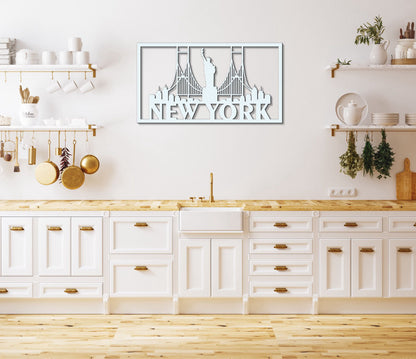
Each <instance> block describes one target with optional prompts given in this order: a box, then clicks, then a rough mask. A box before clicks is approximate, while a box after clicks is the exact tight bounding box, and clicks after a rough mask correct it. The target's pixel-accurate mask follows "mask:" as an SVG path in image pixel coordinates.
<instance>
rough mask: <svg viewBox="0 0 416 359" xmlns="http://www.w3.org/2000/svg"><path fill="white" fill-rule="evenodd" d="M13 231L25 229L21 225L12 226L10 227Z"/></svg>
mask: <svg viewBox="0 0 416 359" xmlns="http://www.w3.org/2000/svg"><path fill="white" fill-rule="evenodd" d="M9 229H10V230H11V231H24V230H25V229H24V228H23V227H21V226H11V227H9Z"/></svg>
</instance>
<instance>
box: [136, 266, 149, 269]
mask: <svg viewBox="0 0 416 359" xmlns="http://www.w3.org/2000/svg"><path fill="white" fill-rule="evenodd" d="M134 270H149V268H147V267H146V266H135V267H134Z"/></svg>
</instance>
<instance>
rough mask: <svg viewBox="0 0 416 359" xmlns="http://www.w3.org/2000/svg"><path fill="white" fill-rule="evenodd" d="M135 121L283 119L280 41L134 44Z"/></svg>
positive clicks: (252, 121)
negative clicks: (135, 58)
mask: <svg viewBox="0 0 416 359" xmlns="http://www.w3.org/2000/svg"><path fill="white" fill-rule="evenodd" d="M137 122H138V123H158V124H159V123H212V124H221V123H227V124H229V123H256V124H259V123H269V124H270V123H279V124H281V123H283V45H282V44H281V43H248V44H241V43H219V44H217V43H216V44H213V43H163V44H161V43H158V44H138V45H137Z"/></svg>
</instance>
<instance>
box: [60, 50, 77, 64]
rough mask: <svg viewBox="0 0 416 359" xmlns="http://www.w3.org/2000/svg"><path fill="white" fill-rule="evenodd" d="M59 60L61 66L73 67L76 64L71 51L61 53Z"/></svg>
mask: <svg viewBox="0 0 416 359" xmlns="http://www.w3.org/2000/svg"><path fill="white" fill-rule="evenodd" d="M58 60H59V64H60V65H72V64H73V62H74V60H73V55H72V52H71V51H60V52H59V56H58Z"/></svg>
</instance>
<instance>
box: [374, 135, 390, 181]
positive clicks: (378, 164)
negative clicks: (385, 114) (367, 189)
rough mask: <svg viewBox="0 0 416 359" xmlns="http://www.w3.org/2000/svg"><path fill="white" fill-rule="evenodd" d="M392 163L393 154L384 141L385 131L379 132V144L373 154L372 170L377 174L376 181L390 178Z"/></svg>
mask: <svg viewBox="0 0 416 359" xmlns="http://www.w3.org/2000/svg"><path fill="white" fill-rule="evenodd" d="M393 162H394V152H393V150H392V148H391V146H390V144H389V143H388V142H387V141H386V131H385V130H384V129H382V130H381V142H380V143H379V145H378V147H377V152H376V153H375V154H374V168H375V169H376V171H377V172H378V173H379V175H378V176H377V178H378V179H381V178H387V177H390V169H391V167H392V166H393Z"/></svg>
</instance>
